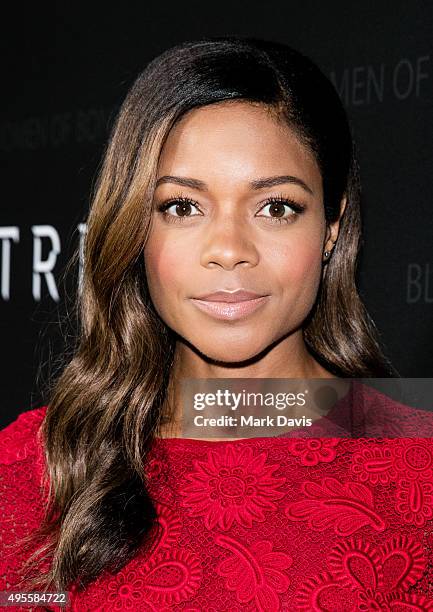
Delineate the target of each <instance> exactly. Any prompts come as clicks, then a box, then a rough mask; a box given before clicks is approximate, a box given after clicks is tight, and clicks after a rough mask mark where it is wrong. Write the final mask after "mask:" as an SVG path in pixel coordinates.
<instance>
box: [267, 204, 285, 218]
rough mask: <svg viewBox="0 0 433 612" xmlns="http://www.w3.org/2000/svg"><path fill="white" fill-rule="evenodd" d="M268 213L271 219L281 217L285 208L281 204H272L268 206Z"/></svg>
mask: <svg viewBox="0 0 433 612" xmlns="http://www.w3.org/2000/svg"><path fill="white" fill-rule="evenodd" d="M269 212H270V214H271V216H272V217H283V216H284V213H285V212H286V211H285V206H284V204H283V203H282V202H274V203H273V204H270V205H269Z"/></svg>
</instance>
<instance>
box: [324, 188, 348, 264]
mask: <svg viewBox="0 0 433 612" xmlns="http://www.w3.org/2000/svg"><path fill="white" fill-rule="evenodd" d="M346 204H347V196H346V194H344V196H343V197H342V199H341V202H340V214H339V216H338V219H336V220H335V221H333V222H332V223H328V224H327V226H326V235H325V240H324V243H323V252H324V253H325V252H328V253H329V255H328V256H327V257H325V255H324V256H323V261H325V262H326V261H328V260H329V258H330V256H331V253H332V249H333V248H334V244H335V243H336V242H337V238H338V233H339V231H340V222H341V218H342V216H343V214H344V211H345V210H346Z"/></svg>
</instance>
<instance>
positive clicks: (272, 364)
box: [161, 330, 336, 436]
mask: <svg viewBox="0 0 433 612" xmlns="http://www.w3.org/2000/svg"><path fill="white" fill-rule="evenodd" d="M185 378H198V379H200V378H301V379H309V378H334V379H335V378H336V377H335V376H334V375H333V374H331V373H330V372H329V371H328V370H326V369H325V368H324V367H323V366H321V365H320V364H319V363H318V362H317V361H316V360H315V359H314V357H313V356H312V355H311V354H310V353H309V351H308V349H307V347H306V345H305V342H304V339H303V336H302V331H301V330H299V331H297V332H295V333H294V334H292V335H290V336H288V337H286V338H284V339H283V340H282V341H280V342H278V343H277V344H276V345H275V346H273V347H272V348H270V349H269V350H267V351H266V352H265V353H264V354H263V355H261V356H260V357H259V358H257V359H251V360H248V361H244V362H215V361H212V360H211V359H207V358H206V357H204V356H203V355H201V354H200V353H198V352H197V351H196V350H194V349H193V348H192V347H190V346H189V345H188V344H186V343H185V342H183V341H178V342H177V344H176V347H175V355H174V363H173V366H172V371H171V375H170V384H169V388H168V390H167V402H166V407H167V406H170V410H169V412H170V414H171V418H170V422H168V423H165V424H164V425H163V426H162V432H161V433H162V435H163V436H165V435H167V436H173V435H174V436H176V435H178V433H179V431H180V429H179V425H178V423H179V416H180V414H181V412H180V411H181V407H180V403H181V398H180V382H181V381H182V380H183V379H185Z"/></svg>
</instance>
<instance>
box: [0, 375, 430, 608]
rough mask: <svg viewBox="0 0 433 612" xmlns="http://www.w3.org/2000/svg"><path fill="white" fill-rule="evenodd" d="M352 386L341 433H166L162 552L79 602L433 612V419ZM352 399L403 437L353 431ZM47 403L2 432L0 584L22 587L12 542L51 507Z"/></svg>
mask: <svg viewBox="0 0 433 612" xmlns="http://www.w3.org/2000/svg"><path fill="white" fill-rule="evenodd" d="M354 388H355V392H354V393H353V394H351V395H350V397H349V396H347V397H346V398H344V400H343V401H340V402H338V403H337V404H336V409H332V410H331V413H332V414H331V413H330V414H331V416H332V415H333V416H334V417H335V415H336V414H338V415H339V418H336V419H334V420H333V419H332V418H329V415H328V417H327V418H329V420H328V421H327V424H328V425H329V423H331V429H332V428H335V433H338V431H340V434H339V435H336V436H335V437H332V436H331V437H326V438H319V437H309V438H287V437H277V438H275V437H272V438H250V439H244V440H236V441H234V442H232V441H214V442H206V441H204V440H192V439H181V438H175V439H157V440H155V443H154V446H153V448H152V451H151V455H150V457H149V459H150V460H149V462H148V467H147V470H148V474H149V476H150V483H151V484H150V490H151V495H152V497H153V499H154V503H155V506H156V509H157V513H158V525H157V527H158V529H157V533H158V539H157V544H156V548H155V549H154V550H153V552H152V554H151V555H149V554H147V553H146V552H145V551H144V550H143V551H142V552H140V553H139V554H138V555H137V556H136V557H135V558H134V559H133V561H132V562H130V563H129V564H128V565H127V566H126V567H124V568H123V569H122V570H121V571H120V572H118V573H117V574H116V575H111V574H108V573H105V574H103V575H101V576H100V577H99V578H98V580H96V581H95V582H94V583H92V584H91V585H90V586H89V587H87V589H86V590H85V591H84V592H78V591H77V590H74V589H72V591H71V593H70V594H71V606H70V608H68V609H72V610H77V611H84V610H86V611H87V610H88V611H92V612H95V611H97V610H101V611H102V610H104V611H105V610H106V611H112V610H132V611H134V612H135V611H136V610H137V611H141V610H143V611H146V612H147V611H154V610H157V611H162V610H165V611H169V610H184V611H185V612H201V611H206V612H212V611H230V612H234V611H237V610H239V611H240V610H242V611H253V610H254V611H256V610H260V611H267V612H273V611H277V610H289V611H292V610H306V611H318V612H319V611H320V612H325V611H326V612H328V611H333V612H343V611H344V612H349V611H352V610H364V611H373V610H374V611H376V610H377V611H379V610H390V611H397V612H406V611H407V612H409V611H411V612H413V611H415V610H433V426H432V415H431V414H430V413H424V412H421V411H416V410H412V409H407V408H405V407H403V406H401V405H399V404H396V403H395V402H391V401H389V400H387V398H385V396H383V395H381V394H379V393H377V392H376V391H373V390H370V389H368V388H367V389H366V388H364V391H363V393H362V394H361V393H359V388H360V385H358V386H357V387H354ZM361 396H362V401H360V398H361ZM354 407H356V408H357V411H359V412H357V415H358V416H359V413H360V412H362V413H363V415H364V417H363V420H364V425H365V423H366V422H367V421H368V422H370V424H371V423H372V422H373V421H374V422H375V423H376V422H377V420H379V421H380V422H381V427H382V429H381V431H383V430H384V426H385V430H386V427H388V428H389V429H390V428H397V429H399V430H400V431H403V432H404V434H405V435H404V437H403V438H393V437H392V436H391V435H389V436H388V437H384V436H381V437H374V436H371V437H368V438H366V437H363V438H355V437H352V438H351V437H349V436H347V437H344V436H341V428H342V429H343V431H345V430H346V428H347V427H348V425H350V427H351V431H353V428H354V416H353V415H354V411H353V408H354ZM44 413H45V408H40V409H36V410H31V411H29V412H26V413H23V414H21V415H20V416H19V417H18V419H17V420H16V421H15V422H14V423H12V424H11V425H9V426H8V427H6V429H4V430H3V431H2V432H0V495H1V498H0V521H1V524H0V549H1V551H0V591H1V590H4V591H5V590H8V591H18V590H20V589H19V587H17V585H18V584H19V581H20V578H21V573H20V564H21V562H22V561H23V558H24V557H23V555H22V553H20V550H19V549H18V550H16V549H15V548H14V547H13V545H14V543H15V542H16V541H17V539H18V538H20V537H21V536H23V535H25V534H27V533H29V532H30V531H31V530H33V529H35V527H36V526H37V524H38V521H40V518H41V516H42V512H43V507H42V499H43V494H42V493H43V491H42V490H41V488H40V478H41V474H42V454H41V448H40V444H39V442H38V436H37V432H38V430H39V427H40V424H41V422H42V419H43V417H44ZM368 414H370V417H368ZM372 414H373V415H375V419H373V420H372V418H371V415H372ZM365 415H367V417H365ZM355 420H356V419H355ZM358 420H359V419H358ZM316 425H317V427H318V428H319V430H320V429H321V430H322V432H323V426H324V425H323V422H320V421H319V422H317V424H315V425H314V426H316ZM355 425H356V424H355ZM356 426H357V427H359V426H360V425H359V423H358V425H356ZM420 435H422V436H423V437H415V436H420ZM11 609H15V610H18V609H19V610H29V609H31V608H29V607H26V608H25V607H21V608H19V607H15V608H11ZM33 609H37V610H40V609H48V610H49V609H59V608H54V607H53V606H52V607H51V608H50V607H49V606H47V607H46V608H41V607H34V608H33Z"/></svg>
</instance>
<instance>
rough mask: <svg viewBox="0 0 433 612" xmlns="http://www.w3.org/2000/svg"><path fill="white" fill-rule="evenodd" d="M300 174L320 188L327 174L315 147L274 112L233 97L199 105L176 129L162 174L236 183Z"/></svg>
mask: <svg viewBox="0 0 433 612" xmlns="http://www.w3.org/2000/svg"><path fill="white" fill-rule="evenodd" d="M288 173H290V174H294V175H297V176H299V177H300V178H302V179H303V180H304V181H305V182H307V183H309V184H310V185H311V187H312V188H313V190H314V191H315V193H317V190H318V189H319V187H320V186H321V175H320V170H319V168H318V165H317V162H316V160H315V158H314V156H313V155H312V153H311V152H310V151H309V150H308V149H307V148H306V147H305V146H304V145H303V144H302V143H301V142H300V140H299V139H298V137H297V136H296V134H295V132H294V131H293V130H292V129H291V128H290V127H289V126H288V125H287V123H285V122H284V121H282V120H281V119H279V118H277V116H276V115H275V113H274V112H271V111H270V110H269V109H268V108H266V107H264V106H263V105H259V104H252V103H248V102H244V101H230V102H222V103H218V104H211V105H208V106H204V107H200V108H196V109H193V110H191V111H189V112H188V113H186V114H185V115H184V116H183V117H182V118H181V119H180V121H179V122H178V123H177V124H176V125H175V126H174V127H173V128H172V130H171V131H170V133H169V135H168V137H167V139H166V142H165V144H164V147H163V149H162V152H161V156H160V160H159V166H158V176H162V175H165V174H170V175H179V176H191V177H194V178H198V179H202V180H203V181H205V182H208V181H210V182H212V180H213V181H215V182H218V181H221V182H222V183H223V184H224V185H226V186H230V185H231V186H234V184H238V183H239V182H241V181H250V180H251V179H254V178H257V177H258V176H265V175H269V176H270V175H277V174H288Z"/></svg>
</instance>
